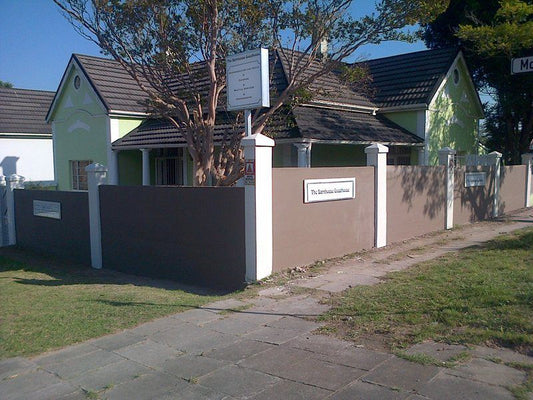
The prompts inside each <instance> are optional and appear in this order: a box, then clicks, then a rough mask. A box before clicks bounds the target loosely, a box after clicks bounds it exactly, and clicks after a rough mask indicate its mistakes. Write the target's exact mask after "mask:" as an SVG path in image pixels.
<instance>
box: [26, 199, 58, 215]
mask: <svg viewBox="0 0 533 400" xmlns="http://www.w3.org/2000/svg"><path fill="white" fill-rule="evenodd" d="M33 215H35V216H36V217H44V218H52V219H61V203H59V202H57V201H44V200H33Z"/></svg>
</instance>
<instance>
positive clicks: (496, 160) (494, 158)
mask: <svg viewBox="0 0 533 400" xmlns="http://www.w3.org/2000/svg"><path fill="white" fill-rule="evenodd" d="M487 155H488V156H489V158H490V159H491V162H490V163H491V165H492V167H493V168H494V197H493V199H492V216H493V217H494V218H496V217H498V216H499V215H500V186H501V179H500V177H501V175H500V174H501V171H500V167H501V160H502V153H498V152H497V151H493V152H492V153H489V154H487Z"/></svg>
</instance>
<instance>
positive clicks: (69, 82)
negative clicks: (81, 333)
mask: <svg viewBox="0 0 533 400" xmlns="http://www.w3.org/2000/svg"><path fill="white" fill-rule="evenodd" d="M76 75H79V76H80V78H81V82H80V87H79V88H78V89H76V88H74V85H73V81H74V77H75V76H76ZM51 122H53V124H54V166H55V171H56V179H57V185H58V189H59V190H70V189H71V188H72V177H71V171H70V161H71V160H91V161H93V162H98V163H101V164H104V165H107V153H106V148H107V147H106V146H107V143H106V135H107V129H108V128H107V115H106V111H105V109H104V108H103V106H102V105H101V103H100V102H99V100H98V98H97V96H96V94H95V93H94V91H93V90H92V88H91V87H90V85H89V83H88V82H87V81H86V80H85V78H84V76H83V75H82V74H81V73H79V72H78V71H76V69H75V68H74V69H72V70H71V71H70V72H69V74H68V75H67V77H66V80H65V83H64V87H63V91H62V93H61V96H60V97H59V98H58V100H57V106H56V107H55V109H54V114H53V115H52V116H51Z"/></svg>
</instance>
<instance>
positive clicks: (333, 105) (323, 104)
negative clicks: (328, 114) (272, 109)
mask: <svg viewBox="0 0 533 400" xmlns="http://www.w3.org/2000/svg"><path fill="white" fill-rule="evenodd" d="M300 106H302V107H315V108H327V109H338V108H344V109H348V110H354V111H365V113H366V114H372V115H376V112H377V111H378V110H379V108H378V107H368V106H359V105H355V104H347V103H339V102H336V101H329V100H313V101H312V102H310V103H304V104H300ZM328 106H329V107H328ZM369 111H370V113H369Z"/></svg>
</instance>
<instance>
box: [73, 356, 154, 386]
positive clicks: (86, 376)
mask: <svg viewBox="0 0 533 400" xmlns="http://www.w3.org/2000/svg"><path fill="white" fill-rule="evenodd" d="M150 372H152V370H151V369H150V368H148V367H146V366H144V365H141V364H139V363H137V362H134V361H131V360H123V361H119V362H117V363H113V364H108V365H105V366H103V367H100V368H97V369H94V370H92V371H87V372H85V373H83V374H82V375H80V376H78V377H77V378H75V379H72V380H71V381H70V382H71V383H72V384H73V385H75V386H76V387H81V388H83V389H86V390H90V391H94V392H98V391H100V390H102V389H105V388H108V387H112V386H116V385H120V384H121V383H124V382H127V381H129V380H133V379H135V377H137V376H141V375H145V374H149V373H150Z"/></svg>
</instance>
